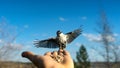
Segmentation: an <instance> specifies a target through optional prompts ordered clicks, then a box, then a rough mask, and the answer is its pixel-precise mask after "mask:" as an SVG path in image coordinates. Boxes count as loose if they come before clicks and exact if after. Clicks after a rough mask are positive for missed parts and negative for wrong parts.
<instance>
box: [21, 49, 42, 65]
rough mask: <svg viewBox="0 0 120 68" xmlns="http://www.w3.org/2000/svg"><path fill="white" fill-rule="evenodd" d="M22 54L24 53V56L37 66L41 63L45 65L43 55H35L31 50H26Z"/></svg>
mask: <svg viewBox="0 0 120 68" xmlns="http://www.w3.org/2000/svg"><path fill="white" fill-rule="evenodd" d="M21 55H22V57H25V58H27V59H29V60H30V61H31V62H32V63H34V64H35V65H36V66H37V67H39V66H40V63H41V65H43V64H42V63H43V57H42V56H39V55H35V54H34V53H32V52H29V51H25V52H23V53H22V54H21ZM40 67H42V66H40Z"/></svg>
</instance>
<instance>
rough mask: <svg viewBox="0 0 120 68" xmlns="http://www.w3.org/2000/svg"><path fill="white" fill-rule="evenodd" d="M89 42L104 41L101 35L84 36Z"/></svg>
mask: <svg viewBox="0 0 120 68" xmlns="http://www.w3.org/2000/svg"><path fill="white" fill-rule="evenodd" d="M83 36H85V37H86V38H87V39H88V40H89V41H95V42H100V41H102V38H101V36H100V35H94V34H83Z"/></svg>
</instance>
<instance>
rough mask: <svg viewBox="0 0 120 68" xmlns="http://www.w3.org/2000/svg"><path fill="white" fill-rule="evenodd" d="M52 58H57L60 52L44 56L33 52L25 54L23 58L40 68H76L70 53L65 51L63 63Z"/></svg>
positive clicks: (48, 53)
mask: <svg viewBox="0 0 120 68" xmlns="http://www.w3.org/2000/svg"><path fill="white" fill-rule="evenodd" d="M51 55H52V56H57V55H58V52H57V51H54V52H47V53H45V54H44V56H40V55H35V54H34V53H32V52H28V51H26V52H23V53H22V57H25V58H28V59H29V60H30V61H31V62H32V63H33V64H35V65H36V66H37V67H38V68H74V64H73V60H72V58H71V56H70V54H69V52H67V51H65V50H63V61H62V62H61V63H58V62H57V61H55V60H54V59H53V58H52V57H51Z"/></svg>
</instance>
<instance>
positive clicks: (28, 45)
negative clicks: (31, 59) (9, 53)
mask: <svg viewBox="0 0 120 68" xmlns="http://www.w3.org/2000/svg"><path fill="white" fill-rule="evenodd" d="M119 3H120V1H119V0H114V1H113V0H101V1H100V0H0V21H1V20H2V19H5V21H6V22H7V23H8V24H10V25H13V26H15V27H17V32H18V33H19V34H20V35H19V36H18V37H17V39H16V41H15V43H20V44H23V50H22V51H26V50H27V51H32V52H34V53H36V54H40V55H43V54H44V53H45V52H48V51H54V50H57V49H46V48H35V47H34V45H33V41H34V40H35V39H40V40H43V39H47V38H51V37H55V36H56V31H57V30H61V31H62V32H63V33H67V32H70V31H73V30H75V29H77V28H79V27H80V26H81V25H83V27H82V30H83V32H82V35H80V36H79V37H78V38H76V39H75V40H74V41H73V42H72V43H71V44H68V47H67V48H66V50H68V51H69V52H70V54H71V55H72V58H73V59H76V57H75V56H76V52H77V51H78V49H79V47H80V46H81V44H84V45H85V47H86V48H87V51H88V53H89V58H90V60H92V61H99V60H103V59H102V57H100V56H99V55H98V54H97V52H96V51H95V50H93V49H91V47H96V48H97V47H98V46H99V45H100V44H98V43H95V42H93V41H94V40H100V36H98V35H97V32H96V31H95V28H96V22H97V21H99V16H100V10H101V8H102V9H104V11H105V13H106V16H107V18H108V22H110V23H111V24H112V26H113V28H114V29H113V31H114V33H115V36H117V37H118V38H119V35H120V31H119V29H120V28H119V25H120V9H119V6H120V4H119ZM101 5H102V6H101ZM22 51H21V52H22ZM18 57H20V54H19V55H18ZM20 58H21V59H23V58H22V57H20ZM98 58H100V59H98ZM23 60H25V59H23ZM25 61H27V60H25Z"/></svg>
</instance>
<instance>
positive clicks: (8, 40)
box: [0, 19, 21, 61]
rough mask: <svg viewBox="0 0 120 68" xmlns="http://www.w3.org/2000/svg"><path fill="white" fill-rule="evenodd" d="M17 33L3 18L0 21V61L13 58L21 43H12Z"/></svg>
mask: <svg viewBox="0 0 120 68" xmlns="http://www.w3.org/2000/svg"><path fill="white" fill-rule="evenodd" d="M17 37H18V34H17V32H16V28H15V27H14V26H11V25H8V24H7V23H6V21H5V20H4V19H2V21H1V22H0V61H2V60H3V61H4V60H11V59H15V57H16V54H17V53H18V52H19V50H20V48H21V45H20V44H16V43H14V42H15V40H16V38H17Z"/></svg>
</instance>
